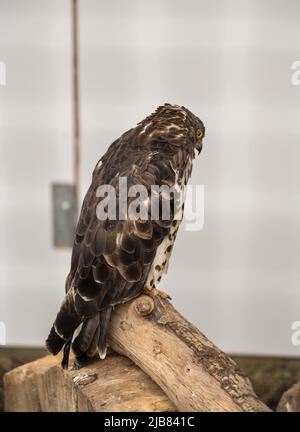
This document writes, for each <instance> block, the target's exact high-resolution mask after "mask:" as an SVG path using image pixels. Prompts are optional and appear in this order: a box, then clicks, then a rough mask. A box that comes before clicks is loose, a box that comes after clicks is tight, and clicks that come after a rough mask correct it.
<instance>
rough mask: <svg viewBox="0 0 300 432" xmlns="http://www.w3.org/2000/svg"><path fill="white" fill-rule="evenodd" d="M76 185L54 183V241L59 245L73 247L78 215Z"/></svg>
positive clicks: (55, 244)
mask: <svg viewBox="0 0 300 432" xmlns="http://www.w3.org/2000/svg"><path fill="white" fill-rule="evenodd" d="M76 196H77V194H76V186H75V185H72V184H64V183H53V184H52V209H53V243H54V246H57V247H72V245H73V241H74V234H75V228H76V223H77V217H78V213H77V211H78V208H77V200H76Z"/></svg>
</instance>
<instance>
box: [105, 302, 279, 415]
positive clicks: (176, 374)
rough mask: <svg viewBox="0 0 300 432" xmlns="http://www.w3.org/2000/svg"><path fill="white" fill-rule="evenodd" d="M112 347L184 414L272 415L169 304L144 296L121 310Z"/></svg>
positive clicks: (117, 312)
mask: <svg viewBox="0 0 300 432" xmlns="http://www.w3.org/2000/svg"><path fill="white" fill-rule="evenodd" d="M109 344H110V346H111V347H112V348H113V349H114V350H115V351H117V352H119V353H120V354H123V355H125V356H126V357H129V358H130V359H132V360H133V361H134V363H136V364H137V365H138V366H139V367H140V368H141V369H143V370H144V371H145V372H146V374H148V375H149V376H150V377H151V378H152V379H153V380H154V381H155V382H156V383H157V384H158V385H159V386H160V387H161V388H162V389H163V390H164V391H165V393H166V394H167V395H168V396H169V398H170V400H171V401H172V402H173V403H174V405H176V407H177V408H178V410H180V411H270V410H269V408H268V407H267V406H266V405H265V404H264V403H263V402H261V401H260V400H259V399H258V398H257V396H256V395H255V393H254V391H253V388H252V385H251V383H250V381H249V379H248V378H247V377H246V376H245V375H244V374H243V373H242V372H241V371H240V369H239V368H238V367H237V365H236V363H235V362H234V361H233V360H232V359H230V358H229V357H228V356H227V355H226V354H224V353H223V352H222V351H220V350H219V349H218V348H217V347H216V346H215V345H214V344H213V343H212V342H210V341H209V340H208V339H207V338H206V337H205V336H204V335H203V334H202V333H201V332H200V331H199V330H198V329H197V328H196V327H195V326H193V325H192V324H190V323H189V322H188V321H187V320H185V319H184V318H183V317H182V316H181V315H180V314H179V313H178V312H177V311H176V310H175V309H174V307H173V306H172V305H171V303H170V302H169V301H168V300H165V299H161V298H158V297H156V298H155V299H152V298H150V297H149V296H146V295H142V296H140V297H138V298H137V299H135V300H133V301H131V302H127V303H125V304H123V305H119V306H118V307H116V308H115V311H114V313H113V317H112V322H111V326H110V332H109Z"/></svg>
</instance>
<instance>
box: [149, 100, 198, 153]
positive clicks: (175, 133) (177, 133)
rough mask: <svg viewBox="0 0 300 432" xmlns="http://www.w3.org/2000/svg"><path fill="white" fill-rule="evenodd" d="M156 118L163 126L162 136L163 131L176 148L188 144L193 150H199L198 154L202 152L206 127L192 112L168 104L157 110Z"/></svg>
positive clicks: (182, 107) (160, 130)
mask: <svg viewBox="0 0 300 432" xmlns="http://www.w3.org/2000/svg"><path fill="white" fill-rule="evenodd" d="M156 116H158V118H159V120H160V121H161V122H162V124H163V127H162V129H159V133H160V134H161V132H162V131H163V133H164V135H167V136H168V139H169V141H171V142H173V143H174V144H175V145H176V146H180V144H181V145H186V144H187V143H188V145H189V146H190V148H191V150H197V151H198V154H199V153H200V152H201V150H202V142H203V138H204V136H205V127H204V124H203V122H202V121H201V120H200V119H199V118H198V117H197V116H195V115H194V114H193V113H192V112H191V111H190V110H188V109H187V108H185V107H184V106H179V105H171V104H168V103H166V104H165V105H163V106H160V107H159V108H158V109H157V111H156Z"/></svg>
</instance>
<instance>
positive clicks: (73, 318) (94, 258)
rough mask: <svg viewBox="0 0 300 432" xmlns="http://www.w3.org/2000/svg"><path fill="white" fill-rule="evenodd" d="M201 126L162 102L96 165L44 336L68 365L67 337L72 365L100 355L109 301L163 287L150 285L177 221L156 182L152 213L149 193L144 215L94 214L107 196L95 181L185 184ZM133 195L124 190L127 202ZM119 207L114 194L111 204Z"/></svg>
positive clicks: (163, 265) (161, 268)
mask: <svg viewBox="0 0 300 432" xmlns="http://www.w3.org/2000/svg"><path fill="white" fill-rule="evenodd" d="M204 134H205V128H204V125H203V123H202V121H201V120H199V118H198V117H196V116H195V115H194V114H192V113H191V112H190V111H189V110H188V109H187V108H185V107H181V106H178V105H170V104H165V105H163V106H160V107H159V108H157V110H156V111H155V112H154V113H153V114H151V115H150V116H148V117H147V118H146V119H145V120H143V121H142V122H140V123H138V125H137V126H136V127H135V128H133V129H130V130H129V131H127V132H125V133H124V134H123V135H121V137H120V138H118V139H117V140H116V141H114V142H113V143H112V144H111V146H110V147H109V148H108V150H107V152H106V153H105V155H104V156H103V157H102V158H101V159H100V161H99V162H98V164H97V165H96V167H95V170H94V172H93V177H92V183H91V186H90V188H89V190H88V192H87V194H86V196H85V199H84V201H83V205H82V209H81V213H80V217H79V221H78V225H77V228H76V235H75V241H74V246H73V251H72V259H71V269H70V272H69V275H68V277H67V280H66V295H65V298H64V300H63V303H62V305H61V308H60V310H59V312H58V314H57V317H56V320H55V322H54V324H53V327H52V328H51V331H50V334H49V336H48V339H47V341H46V346H47V348H48V350H49V351H50V352H51V353H52V354H54V355H56V354H57V353H58V352H59V351H61V350H62V349H64V357H63V361H62V366H63V367H64V368H67V367H68V359H69V351H70V347H71V345H72V350H73V352H74V354H75V364H74V365H75V366H77V367H80V366H81V365H83V364H85V363H86V361H87V360H88V359H90V358H91V357H93V356H94V355H95V353H96V352H97V350H98V352H99V355H100V358H101V359H103V358H105V355H106V349H107V345H106V334H107V331H108V328H109V323H110V317H111V313H112V311H113V308H114V306H115V305H117V304H118V303H123V302H125V301H128V300H130V299H132V298H134V297H136V296H138V295H139V294H140V293H141V292H142V290H146V291H147V292H151V293H152V294H159V295H164V293H162V292H161V291H159V290H157V289H156V285H157V284H158V282H159V281H160V279H161V276H162V273H163V272H166V270H167V266H168V261H169V258H170V254H171V251H172V247H173V244H174V241H175V238H176V233H177V230H178V228H179V224H180V218H177V217H175V216H176V210H175V209H176V205H175V201H176V199H175V194H174V193H166V192H165V189H163V188H162V191H159V197H158V198H159V199H158V202H159V210H158V215H157V216H156V218H155V219H153V218H151V215H152V213H151V203H152V201H151V202H150V198H149V199H148V200H146V201H147V202H146V203H145V202H143V204H144V205H146V209H147V212H148V213H147V215H148V216H149V217H147V218H145V217H144V216H143V217H142V218H131V217H130V214H129V213H130V212H128V211H127V212H126V211H125V215H124V217H120V214H119V213H118V211H117V212H116V217H114V218H112V217H107V218H99V217H98V214H97V208H98V205H99V204H101V203H102V202H103V200H105V199H107V195H105V194H104V196H102V195H101V194H100V195H99V193H98V190H99V187H100V186H102V185H109V186H112V187H114V189H115V191H116V198H118V197H119V195H120V182H119V181H120V178H126V179H127V187H131V186H136V185H142V186H143V187H144V188H146V190H147V191H148V192H149V194H150V193H151V191H152V185H158V186H159V187H161V186H167V187H169V188H170V187H177V188H179V190H180V191H181V192H182V191H184V190H185V186H186V184H187V182H188V179H189V177H190V175H191V171H192V164H193V159H194V157H195V150H198V152H199V153H200V151H201V149H202V139H203V137H204ZM132 200H133V198H132V197H131V198H128V201H127V203H126V206H127V207H126V209H127V210H128V209H129V206H130V203H132ZM144 201H145V200H144ZM165 201H169V203H170V204H171V203H172V202H173V204H174V205H173V206H172V205H171V206H170V208H171V210H170V211H169V217H168V218H165V217H163V215H162V207H163V204H164V202H165ZM109 204H110V202H109V200H108V201H107V206H108V205H109ZM107 206H106V207H107ZM119 207H120V204H119V202H117V204H116V206H115V207H113V208H114V209H115V210H116V209H117V210H118V209H119ZM140 207H141V205H140ZM181 210H182V211H183V204H182V205H181ZM76 334H77V335H76ZM75 335H76V336H75Z"/></svg>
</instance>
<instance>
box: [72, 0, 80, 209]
mask: <svg viewBox="0 0 300 432" xmlns="http://www.w3.org/2000/svg"><path fill="white" fill-rule="evenodd" d="M78 63H79V47H78V1H77V0H72V78H73V131H74V132H73V140H74V141H73V146H74V147H73V149H74V162H73V164H74V165H73V176H74V183H75V191H76V192H75V193H76V201H77V205H78V199H79V185H80V109H79V67H78Z"/></svg>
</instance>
